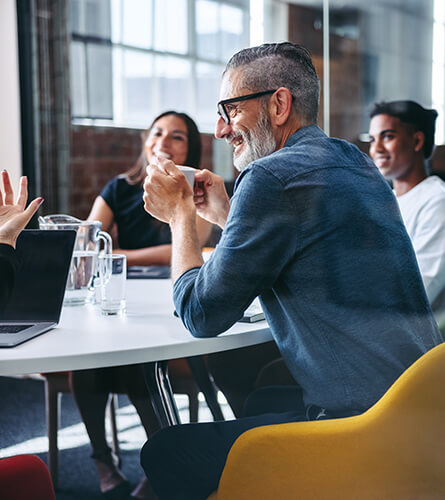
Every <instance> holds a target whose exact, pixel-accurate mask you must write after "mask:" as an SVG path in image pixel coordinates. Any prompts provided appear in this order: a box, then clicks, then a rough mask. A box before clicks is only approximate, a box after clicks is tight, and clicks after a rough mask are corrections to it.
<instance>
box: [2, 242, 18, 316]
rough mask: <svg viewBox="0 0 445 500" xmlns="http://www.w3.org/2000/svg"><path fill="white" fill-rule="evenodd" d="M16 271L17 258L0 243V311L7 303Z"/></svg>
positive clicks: (8, 246)
mask: <svg viewBox="0 0 445 500" xmlns="http://www.w3.org/2000/svg"><path fill="white" fill-rule="evenodd" d="M16 269H17V258H16V255H15V250H14V248H13V247H11V246H10V245H5V244H2V243H0V311H3V310H4V308H5V307H6V304H7V303H8V299H9V296H10V295H11V292H12V289H13V287H14V278H15V273H16Z"/></svg>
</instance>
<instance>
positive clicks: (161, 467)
mask: <svg viewBox="0 0 445 500" xmlns="http://www.w3.org/2000/svg"><path fill="white" fill-rule="evenodd" d="M245 409H246V416H245V417H243V418H239V419H237V420H231V421H226V422H208V423H207V422H206V423H197V424H186V425H177V426H175V427H169V428H167V429H163V430H161V431H159V432H158V433H156V434H155V435H154V436H153V437H152V438H151V439H150V440H149V441H147V442H146V443H145V445H144V447H143V448H142V451H141V464H142V467H143V468H144V470H145V473H146V474H147V477H148V479H149V481H150V483H151V485H152V487H153V489H154V491H155V492H156V494H157V495H158V497H159V500H203V499H206V498H207V497H208V496H209V495H210V494H211V493H212V492H213V491H215V490H216V489H217V488H218V483H219V479H220V477H221V473H222V471H223V468H224V465H225V462H226V459H227V455H228V453H229V451H230V448H231V447H232V445H233V443H234V442H235V440H236V439H237V438H238V436H240V435H241V434H242V433H243V432H245V431H247V430H249V429H252V428H254V427H259V426H261V425H272V424H280V423H286V422H298V421H303V420H315V419H317V418H333V416H332V415H329V414H327V413H326V412H324V411H321V409H320V408H318V407H313V406H312V407H309V408H306V407H305V405H304V403H303V400H302V397H301V391H300V389H299V388H298V387H289V386H287V387H266V388H263V389H259V390H258V391H255V392H254V393H253V394H251V395H250V396H249V398H248V400H247V401H246V405H245ZM265 412H268V413H265Z"/></svg>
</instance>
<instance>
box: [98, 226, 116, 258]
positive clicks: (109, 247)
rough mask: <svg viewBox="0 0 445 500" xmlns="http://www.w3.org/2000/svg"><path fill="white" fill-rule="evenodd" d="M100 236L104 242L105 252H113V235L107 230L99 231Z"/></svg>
mask: <svg viewBox="0 0 445 500" xmlns="http://www.w3.org/2000/svg"><path fill="white" fill-rule="evenodd" d="M97 236H98V238H99V239H100V240H102V241H103V242H104V253H105V254H111V253H112V252H113V241H112V240H111V236H110V235H109V234H108V233H107V232H105V231H99V233H98V234H97Z"/></svg>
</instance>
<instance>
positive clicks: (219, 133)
mask: <svg viewBox="0 0 445 500" xmlns="http://www.w3.org/2000/svg"><path fill="white" fill-rule="evenodd" d="M230 130H231V125H230V123H226V122H225V121H224V120H223V118H222V116H218V119H217V120H216V126H215V137H216V138H217V139H224V137H226V136H227V135H228V134H229V132H230Z"/></svg>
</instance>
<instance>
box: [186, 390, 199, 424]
mask: <svg viewBox="0 0 445 500" xmlns="http://www.w3.org/2000/svg"><path fill="white" fill-rule="evenodd" d="M198 394H199V393H198V392H195V393H189V395H188V397H189V398H188V399H189V415H190V416H189V418H190V423H193V422H197V421H198V410H199V400H198Z"/></svg>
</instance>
